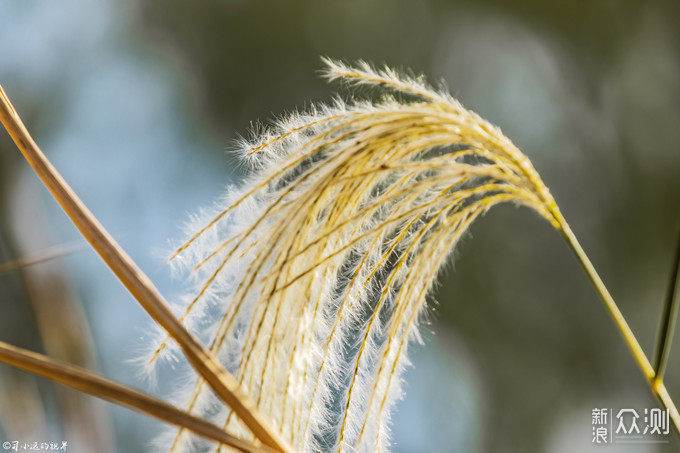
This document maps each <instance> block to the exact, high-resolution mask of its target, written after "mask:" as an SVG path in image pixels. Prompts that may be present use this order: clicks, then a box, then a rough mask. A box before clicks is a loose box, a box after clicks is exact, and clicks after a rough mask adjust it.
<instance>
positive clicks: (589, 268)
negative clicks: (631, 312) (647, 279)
mask: <svg viewBox="0 0 680 453" xmlns="http://www.w3.org/2000/svg"><path fill="white" fill-rule="evenodd" d="M552 213H553V215H554V216H555V220H556V221H557V223H558V224H559V225H560V233H561V234H562V236H563V237H564V239H565V240H566V241H567V243H568V244H569V246H570V247H571V249H572V251H573V252H574V254H575V255H576V258H577V259H578V261H579V263H580V264H581V266H582V267H583V270H585V272H586V274H587V275H588V277H589V278H590V281H591V282H592V283H593V285H594V286H595V291H596V292H597V293H598V295H599V296H600V298H601V299H602V301H603V302H604V305H605V307H606V308H607V311H608V312H609V314H610V315H611V317H612V319H613V320H614V324H615V325H616V327H617V329H618V330H619V332H620V333H621V335H622V336H623V340H624V341H625V343H626V345H627V346H628V348H629V349H630V351H631V353H632V354H633V358H634V359H635V362H636V363H637V365H638V366H639V367H640V370H642V373H643V374H644V375H645V378H646V379H647V382H648V383H649V385H650V387H651V389H652V392H653V393H654V395H655V396H656V397H657V398H658V399H659V401H660V402H661V404H663V406H664V407H665V408H666V409H668V413H669V415H670V418H671V419H672V421H673V424H674V425H675V429H676V432H678V433H680V413H678V409H677V407H676V406H675V403H674V402H673V399H672V398H671V396H670V395H669V393H668V390H667V389H666V385H665V384H664V382H663V376H662V375H660V374H657V373H656V372H655V369H654V368H653V367H652V364H651V362H650V361H649V359H648V358H647V355H646V354H645V352H644V350H643V349H642V346H640V343H639V342H638V340H637V338H636V337H635V334H634V333H633V331H632V330H631V328H630V326H629V325H628V322H626V319H625V318H624V316H623V314H622V313H621V310H619V307H618V305H617V304H616V302H615V301H614V298H613V297H612V296H611V294H610V293H609V290H607V287H606V286H605V284H604V282H603V281H602V279H601V278H600V275H599V274H598V273H597V271H596V270H595V267H594V266H593V264H592V263H591V262H590V259H589V258H588V255H586V252H585V251H584V250H583V248H582V247H581V244H579V242H578V240H577V239H576V236H575V235H574V233H573V232H572V231H571V228H570V227H569V224H568V223H567V221H566V220H565V219H564V216H562V214H561V213H560V211H559V210H558V209H557V206H553V207H552Z"/></svg>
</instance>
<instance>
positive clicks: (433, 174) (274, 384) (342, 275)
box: [151, 60, 559, 452]
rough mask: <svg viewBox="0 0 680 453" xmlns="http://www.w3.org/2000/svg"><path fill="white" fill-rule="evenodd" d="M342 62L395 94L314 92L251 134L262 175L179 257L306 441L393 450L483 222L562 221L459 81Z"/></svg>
mask: <svg viewBox="0 0 680 453" xmlns="http://www.w3.org/2000/svg"><path fill="white" fill-rule="evenodd" d="M324 61H325V63H326V65H327V69H326V73H325V75H326V77H327V78H328V79H331V80H334V79H340V80H343V81H346V82H349V83H350V84H351V85H357V84H362V85H371V86H376V87H378V88H381V89H383V92H382V97H381V100H380V101H379V102H367V101H364V102H362V101H356V102H352V103H350V104H347V103H345V102H343V101H341V100H336V101H335V102H334V103H333V104H332V105H327V106H326V105H322V106H313V107H312V108H311V109H310V111H309V112H308V113H304V114H299V113H296V114H293V115H289V116H287V117H286V118H284V119H282V120H281V121H279V122H278V124H276V125H275V126H274V127H273V128H272V129H271V130H265V131H263V132H260V133H258V134H257V135H256V136H254V137H253V141H252V142H247V141H243V142H242V143H241V146H240V148H241V153H242V155H243V159H244V161H245V162H247V163H248V164H250V165H252V167H253V168H254V169H255V171H254V175H253V176H252V177H251V178H250V180H249V181H247V182H246V183H245V184H244V186H243V187H241V188H240V189H234V190H233V191H231V193H230V194H229V195H228V200H227V203H226V204H224V205H221V206H219V207H218V208H216V210H215V212H213V213H212V214H211V215H204V216H203V218H202V219H200V220H198V224H199V225H201V224H202V226H201V228H200V229H196V230H194V231H196V232H195V233H194V234H193V235H192V236H191V238H190V239H189V240H188V241H187V242H186V243H185V244H184V245H183V246H182V247H181V248H180V249H179V250H178V251H177V253H176V254H175V256H173V259H177V260H178V261H182V262H183V263H184V264H186V265H189V266H190V267H193V268H194V270H195V271H196V272H194V273H193V275H194V278H195V279H196V285H197V289H196V293H195V297H194V298H193V300H191V301H190V302H189V304H188V307H187V309H186V312H185V315H184V317H183V319H184V320H185V321H186V320H189V319H191V318H195V317H194V316H193V314H192V312H193V311H194V310H198V311H201V312H202V311H205V307H208V308H207V310H208V311H219V312H221V313H222V316H220V317H218V319H216V320H215V321H214V323H213V324H212V325H211V327H210V329H206V328H205V325H202V326H201V330H202V331H204V332H206V331H207V332H209V334H210V337H211V340H210V348H211V350H212V351H213V352H214V353H216V354H220V355H221V357H223V358H224V359H225V360H226V365H225V366H226V367H227V368H228V369H229V370H230V371H232V372H234V373H235V375H236V376H237V379H238V380H239V381H240V383H241V385H242V386H243V389H244V390H245V391H246V392H247V393H249V394H250V396H251V397H252V398H253V400H254V401H256V403H257V405H258V408H259V409H260V410H261V411H262V412H264V413H266V414H269V415H270V417H271V418H272V420H273V423H274V424H275V426H277V427H278V428H279V430H280V431H281V433H282V435H283V436H284V437H286V438H288V440H289V441H290V442H291V444H292V445H293V447H294V448H296V449H298V450H299V451H336V450H340V451H381V450H382V451H384V450H385V449H386V448H387V447H388V446H389V442H390V436H389V429H388V426H389V418H390V410H391V407H392V405H393V404H394V402H395V401H396V400H398V399H399V397H400V395H401V392H402V391H401V382H400V376H401V374H402V371H403V369H404V367H405V366H406V365H407V364H408V359H407V358H406V353H407V348H408V344H409V342H410V341H413V340H416V341H418V340H419V334H418V324H419V321H420V320H421V318H422V317H423V315H425V314H426V312H427V310H426V296H427V294H428V291H429V290H430V288H431V286H432V284H433V282H434V280H435V277H436V275H437V272H438V270H439V268H440V267H441V266H442V264H443V263H444V262H445V260H446V258H447V256H448V255H449V253H450V252H451V251H452V250H453V249H454V247H455V245H456V243H457V242H458V240H459V239H460V238H461V236H462V235H463V234H464V233H465V231H466V229H467V228H468V226H469V225H470V224H471V223H472V222H473V221H474V220H475V219H476V218H477V217H478V216H480V215H481V214H483V213H484V212H485V211H486V210H488V209H490V208H491V207H492V206H494V205H496V204H498V203H503V202H512V203H516V204H518V205H524V206H528V207H530V208H531V209H533V210H535V211H536V212H538V213H539V214H540V215H542V216H543V217H544V218H546V219H547V220H548V221H549V222H551V223H552V224H553V225H554V226H555V227H557V228H559V222H558V220H557V219H556V217H555V212H557V211H556V206H555V203H554V201H553V199H552V197H551V196H550V194H549V192H548V190H547V188H546V187H545V185H544V184H543V182H542V181H541V179H540V177H539V176H538V174H537V172H536V171H535V170H534V168H533V166H532V165H531V163H530V162H529V160H528V159H527V158H526V157H525V156H524V155H523V154H522V153H521V152H520V151H519V150H518V149H517V148H516V147H515V146H514V145H513V144H512V143H511V142H510V140H508V139H507V138H506V137H505V136H504V135H503V134H502V133H501V131H500V130H499V129H498V128H497V127H495V126H493V125H491V124H490V123H488V122H486V121H485V120H483V119H482V118H480V117H479V116H477V115H476V114H475V113H473V112H470V111H468V110H466V109H465V108H463V107H462V106H461V104H460V103H458V102H457V101H456V100H455V99H453V98H452V97H451V96H450V95H448V94H447V93H446V92H444V91H437V90H435V89H433V88H431V87H429V86H428V85H426V84H425V83H424V82H423V81H422V80H421V78H412V77H401V76H399V75H397V74H396V73H395V72H394V71H392V70H390V69H387V68H386V69H384V70H382V71H376V70H374V69H372V68H371V67H370V66H369V65H368V64H366V63H359V64H358V66H356V67H349V66H345V65H344V64H342V63H338V62H334V61H331V60H324ZM199 306H203V307H204V308H201V309H198V308H197V307H199ZM211 306H212V307H215V306H216V307H219V309H216V310H210V308H209V307H211ZM197 318H200V316H199V317H197ZM193 324H194V326H195V325H196V324H195V323H193ZM161 340H162V338H161ZM166 343H167V339H166V340H164V341H162V343H161V344H160V346H159V347H158V349H157V350H156V351H155V353H154V354H153V357H152V359H151V360H152V361H153V360H155V359H156V358H157V357H158V356H159V355H163V354H165V353H166V351H167V349H165V346H166ZM206 392H207V389H206V386H204V385H203V382H202V381H201V380H200V379H199V380H198V381H194V382H193V383H192V384H191V387H190V388H189V389H188V391H187V395H188V406H189V407H188V409H189V410H190V411H193V412H197V413H203V414H204V415H205V416H208V417H210V418H212V419H214V420H216V421H219V422H220V423H222V424H223V426H224V427H225V429H226V430H227V431H228V432H230V433H235V434H237V435H246V436H247V432H245V431H244V429H243V427H242V426H241V424H240V422H239V421H238V420H237V419H236V417H233V416H232V414H231V413H230V411H229V410H228V408H226V407H222V406H220V409H217V408H216V405H215V402H214V401H213V400H212V399H211V398H209V397H205V396H202V395H204V394H205V393H206ZM184 437H185V435H184V433H182V432H180V433H178V434H177V436H176V437H175V438H174V440H172V441H171V447H170V450H171V451H173V452H175V451H179V450H181V449H182V446H183V445H186V442H185V439H183V438H184Z"/></svg>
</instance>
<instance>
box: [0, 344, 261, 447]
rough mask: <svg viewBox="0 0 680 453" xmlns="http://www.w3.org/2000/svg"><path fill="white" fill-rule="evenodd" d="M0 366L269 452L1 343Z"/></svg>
mask: <svg viewBox="0 0 680 453" xmlns="http://www.w3.org/2000/svg"><path fill="white" fill-rule="evenodd" d="M0 362H4V363H6V364H8V365H12V366H14V367H16V368H19V369H22V370H24V371H28V372H30V373H33V374H37V375H39V376H42V377H45V378H48V379H51V380H53V381H55V382H59V383H60V384H63V385H66V386H68V387H71V388H74V389H76V390H80V391H81V392H85V393H88V394H90V395H93V396H96V397H98V398H101V399H104V400H107V401H111V402H113V403H116V404H119V405H121V406H125V407H127V408H128V409H132V410H136V411H138V412H141V413H143V414H146V415H149V416H151V417H155V418H157V419H159V420H162V421H164V422H168V423H172V424H174V425H177V426H180V427H182V428H185V429H188V430H191V431H193V432H195V433H196V434H198V435H201V436H203V437H206V438H208V439H211V440H214V441H216V442H219V443H222V444H225V445H229V446H230V447H234V448H237V449H239V450H240V451H245V452H253V453H267V452H272V451H273V450H271V449H269V448H261V447H257V446H255V445H253V444H251V443H249V442H246V441H244V440H241V439H239V438H237V437H234V436H232V435H230V434H227V433H226V432H224V431H222V430H221V429H220V428H219V427H217V426H215V425H213V424H212V423H208V422H206V421H205V420H201V419H200V418H198V417H195V416H193V415H191V414H188V413H186V412H184V411H182V410H180V409H177V408H176V407H174V406H172V405H170V404H168V403H166V402H165V401H162V400H160V399H158V398H155V397H153V396H151V395H148V394H146V393H144V392H141V391H139V390H137V389H134V388H132V387H128V386H125V385H122V384H119V383H118V382H115V381H112V380H111V379H107V378H105V377H103V376H100V375H98V374H96V373H93V372H91V371H88V370H85V369H83V368H80V367H76V366H73V365H66V364H62V363H59V362H57V361H55V360H52V359H50V358H49V357H46V356H44V355H42V354H38V353H35V352H31V351H27V350H25V349H22V348H18V347H16V346H12V345H10V344H7V343H4V342H1V341H0Z"/></svg>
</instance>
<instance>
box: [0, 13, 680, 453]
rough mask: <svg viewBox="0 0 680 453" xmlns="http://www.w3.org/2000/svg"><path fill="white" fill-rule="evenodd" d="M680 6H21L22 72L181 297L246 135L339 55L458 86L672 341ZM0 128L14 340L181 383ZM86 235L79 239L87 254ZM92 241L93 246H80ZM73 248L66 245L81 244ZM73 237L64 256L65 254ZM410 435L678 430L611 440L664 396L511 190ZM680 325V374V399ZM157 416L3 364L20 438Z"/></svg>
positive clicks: (48, 123) (410, 423) (401, 421)
mask: <svg viewBox="0 0 680 453" xmlns="http://www.w3.org/2000/svg"><path fill="white" fill-rule="evenodd" d="M678 18H680V2H677V1H670V0H669V1H664V0H658V1H643V0H630V1H625V0H622V1H605V0H597V1H585V0H574V1H561V2H557V1H549V2H543V1H538V0H506V1H500V0H483V1H474V2H473V1H471V0H467V1H444V0H441V1H437V0H426V1H419V2H415V1H405V0H393V1H387V0H363V1H357V0H348V1H344V2H340V1H328V2H321V1H312V0H304V1H298V2H283V1H260V2H255V1H252V2H247V1H244V0H223V1H216V0H213V1H196V2H182V1H178V0H168V1H165V2H153V1H149V0H146V1H140V2H132V1H118V2H116V1H113V0H101V1H99V2H88V1H86V0H64V1H61V2H51V1H46V0H42V1H31V2H8V1H5V2H2V3H0V83H2V85H3V86H4V88H5V90H6V91H7V93H8V95H9V96H10V98H11V99H13V101H14V104H15V106H16V107H17V109H18V111H19V113H20V114H21V115H22V117H23V118H24V120H25V122H26V123H27V125H28V128H29V130H31V131H32V132H33V133H34V136H35V138H36V139H37V141H38V143H39V144H40V145H41V146H42V148H43V150H44V151H45V152H46V154H47V155H48V156H49V157H50V159H52V161H53V162H54V163H55V165H56V166H57V167H58V168H59V170H60V171H61V172H62V173H63V175H64V176H65V177H66V179H67V180H68V181H69V182H70V183H71V185H72V186H73V187H74V189H75V190H76V192H77V193H79V195H80V196H81V197H82V198H83V199H84V201H85V202H86V203H87V204H88V205H89V207H90V208H91V209H92V211H93V212H94V213H95V215H97V216H98V217H99V218H100V220H101V221H102V223H103V224H104V225H105V226H106V227H107V228H108V229H109V230H110V231H111V232H112V233H113V235H114V236H115V237H116V238H117V239H118V240H119V241H120V243H121V244H122V245H123V247H124V248H125V249H126V250H127V251H128V252H129V253H130V254H131V256H132V257H133V258H134V259H135V260H136V261H138V263H139V264H140V265H141V267H142V268H143V269H144V270H145V271H146V272H147V273H148V274H149V275H150V276H151V278H152V280H154V282H156V284H157V285H158V286H159V287H160V288H161V290H162V292H163V293H164V294H165V295H166V296H168V297H169V298H171V299H172V297H173V296H176V295H177V294H179V293H181V291H182V282H181V281H178V280H173V279H172V278H171V277H170V275H169V271H168V269H167V267H166V265H165V264H164V261H163V259H162V258H161V255H162V251H164V250H167V248H168V246H167V241H168V240H169V239H176V238H178V237H180V236H181V226H182V223H183V222H184V221H186V220H187V219H188V214H189V213H191V212H196V211H197V210H198V209H199V208H200V207H201V206H207V205H209V204H210V203H211V202H212V201H213V200H215V199H216V198H217V197H218V196H219V195H220V194H221V192H222V190H223V188H224V186H225V185H226V184H227V183H233V182H237V181H238V180H239V179H240V178H242V176H243V173H242V168H241V167H240V166H239V164H238V162H237V161H236V160H235V159H234V158H233V157H232V156H230V155H229V154H228V153H227V152H225V151H226V150H227V149H228V148H229V147H230V145H231V143H232V140H233V139H234V138H236V137H237V136H238V134H242V135H247V134H248V132H249V128H250V126H251V122H254V121H262V122H267V121H269V120H270V119H272V118H275V117H276V116H277V115H280V114H282V113H284V112H286V111H290V110H292V109H294V108H296V107H298V108H304V106H305V105H308V104H309V102H310V101H314V102H317V101H323V100H328V99H330V97H331V96H332V94H333V93H335V92H337V91H339V92H340V93H341V94H342V92H343V91H342V88H341V87H339V86H328V85H327V84H326V83H325V82H324V81H323V80H321V79H320V78H319V77H318V70H319V69H320V68H321V62H320V58H319V57H320V56H329V57H332V58H339V59H344V60H346V61H350V62H351V61H354V60H356V59H364V60H367V61H370V62H373V63H375V64H388V65H390V66H395V67H401V68H410V69H412V70H413V71H415V72H417V73H421V72H422V73H424V74H425V75H426V76H427V77H428V79H429V80H430V81H431V82H432V83H435V84H436V83H438V82H439V81H444V82H445V83H446V85H447V86H448V87H449V89H450V91H451V93H452V94H454V96H456V97H458V98H459V99H460V100H461V101H462V102H463V103H464V105H465V106H466V107H468V108H470V109H472V110H475V111H476V112H478V113H479V114H481V115H482V116H484V117H485V118H487V119H488V120H490V121H492V122H493V123H496V124H498V125H499V126H500V127H501V128H502V129H503V131H504V132H505V134H506V135H508V136H509V137H510V138H511V139H512V140H513V141H514V142H515V143H516V144H517V145H518V146H519V148H520V149H522V150H523V151H524V152H525V153H526V154H527V155H528V156H529V157H530V158H531V160H532V161H533V162H534V165H535V166H536V168H537V169H538V171H539V172H540V173H541V175H542V176H543V179H544V180H545V182H546V184H547V185H548V187H550V188H551V191H552V193H553V195H554V196H555V198H556V200H557V202H558V203H559V205H560V207H561V208H562V211H563V213H564V214H565V216H566V217H567V220H568V221H569V222H570V224H571V225H572V228H573V229H574V231H575V233H576V235H577V236H578V237H579V239H580V240H581V242H582V245H583V246H584V248H585V249H586V251H587V252H588V253H589V255H590V257H591V259H592V260H593V262H594V264H595V266H596V267H597V269H598V270H599V272H600V273H601V275H602V277H603V279H604V281H605V283H606V284H607V285H608V286H609V289H610V291H611V292H612V294H613V296H614V298H615V299H616V300H617V301H618V303H619V304H620V306H621V309H622V311H623V312H624V314H625V315H626V317H627V318H628V319H629V320H630V324H631V326H632V328H633V330H634V331H635V332H636V334H637V335H638V337H639V339H640V341H641V343H642V345H643V347H644V348H645V350H646V351H647V353H648V354H649V355H652V354H653V352H654V351H653V349H654V342H655V338H656V329H657V324H658V319H659V316H660V313H661V304H662V300H663V296H664V292H665V286H666V282H667V279H668V272H669V270H670V262H671V250H672V244H673V240H674V239H673V228H674V223H675V222H676V221H677V217H678V213H679V211H680V209H679V207H680V127H679V126H680V27H678ZM81 244H82V240H81V239H80V238H79V236H78V234H77V232H76V231H75V230H74V228H73V227H72V226H71V225H70V223H69V221H68V219H66V218H65V216H64V215H63V214H61V212H60V211H59V208H58V206H56V204H55V203H54V202H53V201H52V200H51V199H50V197H49V196H48V194H47V193H46V192H45V191H44V190H43V189H42V188H41V187H40V184H39V183H38V181H37V179H36V177H35V176H33V175H32V174H31V172H30V171H29V170H28V167H27V165H26V164H25V163H24V162H23V161H22V160H21V158H20V156H19V154H18V152H17V151H16V150H15V148H14V147H13V145H12V144H11V142H10V140H9V138H8V137H7V135H6V134H4V133H3V134H0V263H2V262H9V261H12V260H16V259H18V258H22V257H24V258H26V257H29V258H30V257H34V256H41V255H44V254H45V253H46V252H49V251H51V250H54V249H52V248H51V247H54V246H59V245H61V246H64V245H66V246H67V248H68V249H69V250H71V252H72V253H68V254H67V255H66V256H64V257H63V258H60V259H59V260H55V261H50V262H48V263H43V264H38V265H33V266H30V267H27V268H25V269H22V270H15V271H12V272H7V271H3V273H2V274H0V340H2V341H8V342H11V343H13V344H17V345H20V346H24V347H27V348H30V349H34V350H38V351H43V352H46V353H48V354H50V355H52V356H55V357H60V358H61V359H63V360H67V361H70V362H73V363H80V364H83V365H85V366H88V367H91V368H96V369H98V370H100V371H101V372H103V373H104V374H106V375H108V376H111V377H114V378H116V379H119V380H121V381H124V382H127V383H130V384H132V385H135V386H139V387H143V388H147V389H150V390H153V391H155V392H157V393H159V394H160V395H165V394H166V393H167V392H168V391H169V390H171V388H172V373H173V371H172V370H171V369H168V370H162V371H161V376H160V378H159V381H160V384H159V387H158V388H154V387H152V386H150V385H149V384H147V383H145V382H144V381H143V380H141V379H139V378H136V377H135V373H136V366H135V365H133V364H131V363H129V359H131V358H134V357H135V354H136V352H135V351H136V350H137V349H138V348H139V347H140V345H141V344H143V342H144V335H145V330H146V327H145V326H148V323H149V320H148V319H147V318H146V316H145V314H144V313H142V312H141V310H140V309H138V308H137V307H136V306H135V303H134V301H133V300H132V298H131V297H130V296H129V295H128V294H127V293H126V292H125V291H124V290H123V289H122V287H121V286H120V284H118V283H117V282H116V281H115V279H114V277H113V276H112V275H111V274H110V272H109V271H107V270H106V268H105V267H104V265H103V264H102V263H101V262H100V261H99V259H98V258H97V257H96V256H95V255H94V254H93V253H92V252H91V251H89V250H86V248H84V247H81ZM72 246H73V247H75V248H76V249H77V250H78V251H75V252H73V251H72ZM79 247H80V248H79ZM62 251H63V250H62ZM57 253H58V254H59V253H60V252H59V251H57ZM439 281H440V283H441V284H440V286H439V288H438V291H437V293H436V294H434V295H433V298H434V299H436V301H437V303H436V304H433V305H435V306H434V309H433V311H434V312H435V314H434V315H433V316H432V319H433V324H432V325H431V326H428V328H429V329H430V330H431V331H432V333H431V334H429V335H427V338H428V340H427V344H426V345H425V346H424V347H422V348H415V349H414V350H413V354H412V357H413V362H414V367H413V368H412V369H411V370H410V371H409V372H408V373H407V376H406V378H407V382H408V384H407V386H406V395H407V396H406V399H405V400H404V401H403V402H402V403H400V405H399V406H398V409H397V414H396V415H395V417H394V426H393V431H394V439H395V447H394V451H397V452H410V451H415V452H419V451H442V452H448V451H451V452H556V453H557V452H559V453H562V452H574V451H579V452H583V451H593V452H600V451H604V452H609V451H626V452H666V451H678V448H679V447H680V442H679V441H678V436H673V435H671V436H668V440H669V441H670V442H669V443H668V444H638V445H623V444H614V445H611V446H597V445H594V444H593V443H592V442H591V441H592V424H591V411H592V409H594V408H601V407H605V408H613V409H615V410H617V409H620V408H628V407H630V408H636V409H638V411H639V412H642V411H643V410H644V408H651V407H655V402H654V400H653V399H652V398H651V397H650V394H649V391H648V389H647V385H646V383H645V381H644V379H643V377H642V375H641V373H640V371H639V370H638V369H637V368H636V366H635V364H634V362H633V360H632V358H631V356H630V353H629V352H628V351H627V349H626V348H625V347H624V344H623V342H622V340H621V339H620V337H619V334H618V332H617V331H616V330H615V329H614V327H613V323H612V322H611V321H610V319H609V317H608V315H607V313H606V312H605V310H604V308H603V306H602V304H601V302H600V301H599V299H598V298H597V296H596V294H595V293H594V291H593V290H592V288H591V287H590V284H589V282H588V281H587V279H586V277H585V275H584V274H583V272H582V270H581V269H580V268H579V266H578V264H577V263H576V261H575V259H574V258H573V257H572V255H571V253H570V251H569V249H568V248H567V246H566V244H565V243H564V242H563V241H562V239H561V238H560V236H559V235H558V234H557V233H556V232H555V231H553V230H552V229H551V227H550V226H549V225H548V224H546V223H545V222H544V221H542V220H541V219H539V218H538V217H537V216H536V215H535V214H534V213H532V212H529V211H527V210H525V209H516V208H514V207H511V206H504V207H501V208H497V209H494V210H492V211H491V212H490V213H489V214H487V215H486V217H485V218H483V219H482V220H481V221H478V222H477V223H476V224H475V225H474V226H473V227H472V230H471V233H470V234H469V235H468V236H467V237H466V239H465V241H464V242H463V244H462V246H461V247H460V248H459V250H458V251H457V253H456V259H455V262H454V263H452V265H450V266H448V267H447V269H446V271H445V272H444V273H443V274H442V275H441V277H440V279H439ZM679 358H680V340H678V339H676V341H675V349H674V350H673V351H672V352H671V362H670V366H669V370H668V375H667V383H668V387H669V390H670V392H671V394H672V395H674V396H675V400H676V402H677V401H678V400H680V366H679V362H680V360H679ZM158 430H159V425H158V424H156V423H155V422H150V421H148V420H147V419H146V418H144V417H142V416H139V415H135V414H132V413H130V412H128V411H125V410H122V409H118V408H114V407H112V406H111V405H107V404H105V403H100V402H93V400H92V399H90V398H87V397H82V396H81V395H78V394H77V393H76V392H71V391H69V390H63V389H61V388H58V387H57V386H53V385H52V384H50V383H46V382H44V381H41V380H37V379H33V378H29V377H27V375H25V374H23V373H20V372H17V371H14V370H13V369H11V368H9V367H6V366H0V440H2V441H5V440H20V441H24V440H25V441H43V440H48V441H52V440H55V441H56V440H66V441H68V442H69V450H68V451H72V452H91V451H121V452H122V451H124V452H142V451H147V450H148V449H149V448H150V441H151V439H152V438H153V437H154V435H155V433H156V432H158Z"/></svg>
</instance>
